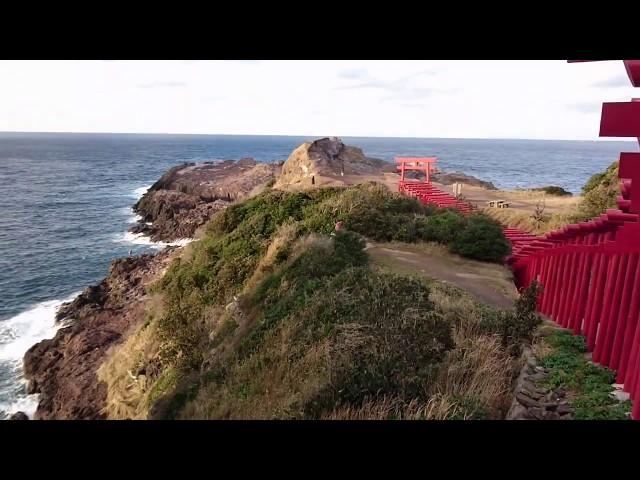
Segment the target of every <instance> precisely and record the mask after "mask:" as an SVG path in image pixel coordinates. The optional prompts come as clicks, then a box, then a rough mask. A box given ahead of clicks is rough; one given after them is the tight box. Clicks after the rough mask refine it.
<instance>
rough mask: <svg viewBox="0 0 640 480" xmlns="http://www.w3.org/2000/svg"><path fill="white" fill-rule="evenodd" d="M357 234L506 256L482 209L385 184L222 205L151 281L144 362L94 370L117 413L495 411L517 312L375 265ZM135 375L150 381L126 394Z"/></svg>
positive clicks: (137, 337)
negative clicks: (458, 207) (460, 207)
mask: <svg viewBox="0 0 640 480" xmlns="http://www.w3.org/2000/svg"><path fill="white" fill-rule="evenodd" d="M337 221H342V222H343V223H344V226H345V228H346V231H343V232H338V233H335V232H334V226H335V223H336V222H337ZM363 237H367V238H370V239H373V240H385V241H388V240H394V241H402V242H414V241H436V242H439V243H442V244H444V245H447V246H448V248H449V249H450V250H452V251H456V252H459V253H460V254H461V255H467V256H469V257H471V258H477V259H484V260H490V261H499V260H500V259H501V258H502V257H503V256H504V255H505V254H506V253H507V252H508V245H507V243H506V240H505V239H504V237H503V235H502V231H501V228H500V226H499V225H497V224H496V223H495V222H493V221H492V220H490V219H488V218H487V217H485V216H484V215H472V216H470V217H463V216H462V215H460V214H459V213H457V212H453V211H441V210H435V209H431V208H426V207H424V206H422V205H420V204H419V203H418V202H417V201H415V200H413V199H410V198H407V197H404V196H401V195H399V194H395V193H392V192H389V191H388V190H387V189H386V188H385V187H383V186H381V185H378V184H372V183H369V184H363V185H358V186H354V187H348V188H324V189H318V190H312V191H308V192H298V193H289V192H282V191H276V190H270V191H267V192H265V193H263V194H261V195H259V196H256V197H254V198H252V199H250V200H247V201H245V202H243V203H240V204H236V205H233V206H232V207H229V208H228V209H226V210H224V211H222V212H219V213H218V214H217V215H216V216H215V217H214V218H213V219H212V220H211V222H210V223H209V224H208V226H207V228H206V231H205V234H204V236H203V238H202V239H201V240H200V241H198V242H196V243H194V244H192V245H191V246H190V247H189V249H188V250H187V252H186V253H185V254H184V255H183V257H182V258H181V259H180V260H178V261H176V262H175V263H174V264H173V265H172V266H171V267H170V268H169V270H168V271H167V273H166V274H165V276H164V278H163V279H162V280H161V281H160V282H159V283H158V284H157V285H156V286H155V291H156V292H155V293H157V294H158V295H160V296H161V297H162V299H163V306H162V308H161V309H157V310H155V311H154V312H152V314H151V315H150V318H149V321H148V322H147V324H146V325H145V326H143V327H141V328H140V329H139V331H138V332H136V333H135V334H134V335H133V336H132V337H131V338H130V339H129V340H128V342H127V343H128V344H131V345H136V348H137V349H138V350H139V351H142V352H144V355H126V354H125V353H126V348H124V347H123V349H121V351H119V352H116V353H115V354H114V356H113V357H112V358H111V359H110V361H109V362H108V365H109V368H108V369H107V368H105V371H104V372H103V376H102V377H101V378H103V379H104V380H105V381H106V383H107V384H108V388H109V394H108V397H109V405H110V406H109V407H108V408H109V412H110V414H111V415H113V416H115V417H118V418H123V417H124V418H127V417H136V418H145V416H149V415H150V416H152V417H155V418H361V417H363V416H364V417H367V418H380V417H384V418H453V417H456V418H457V417H460V418H485V417H490V418H499V417H500V415H502V413H501V412H503V410H504V406H505V405H506V402H505V401H504V400H505V395H506V394H507V393H508V390H509V385H510V381H511V378H510V375H511V362H512V356H511V355H510V354H511V353H512V352H513V351H515V350H514V349H513V345H512V344H513V342H514V341H517V339H520V337H519V336H518V337H517V339H516V337H514V336H513V335H512V330H513V329H508V328H507V325H509V324H510V323H512V322H514V321H518V318H520V317H518V316H517V315H511V314H509V313H504V314H502V313H499V312H495V311H492V310H491V309H489V308H486V307H481V306H479V305H477V304H475V303H474V302H472V301H469V300H466V299H465V298H466V297H465V296H464V294H463V293H461V292H459V291H456V290H455V289H452V290H448V292H451V293H450V295H449V297H450V298H448V299H447V300H446V301H445V300H443V295H442V292H443V290H442V289H441V288H440V287H438V286H437V285H429V284H427V283H425V282H424V281H420V280H418V279H416V278H411V277H409V276H403V275H396V274H393V273H390V272H388V271H385V270H384V269H380V268H374V267H372V266H371V265H369V262H368V255H367V253H366V249H365V240H364V238H363ZM434 288H435V289H436V290H437V291H438V292H440V294H436V295H435V297H434V298H436V300H437V299H438V298H439V299H440V300H439V301H433V300H432V298H431V297H432V293H433V289H434ZM453 292H456V293H455V295H454V293H453ZM454 297H455V299H454ZM458 304H464V305H465V306H464V308H463V307H460V306H459V305H458ZM456 305H457V306H456ZM513 331H515V330H513ZM517 335H521V334H520V332H519V331H518V334H517ZM480 350H482V353H481V354H479V351H480ZM487 371H491V372H492V374H491V375H488V376H487V375H486V372H487ZM130 372H134V375H135V372H144V374H145V385H144V386H143V387H139V386H138V387H136V388H137V389H133V390H131V391H130V392H129V395H123V394H122V392H121V390H122V388H123V385H124V384H125V383H126V382H125V381H124V380H126V381H129V379H128V378H127V377H126V375H130ZM479 372H483V373H482V374H481V375H478V374H479ZM452 378H455V382H454V384H451V383H450V381H451V379H452ZM129 383H130V382H129ZM125 397H126V398H127V401H126V402H124V401H121V399H123V398H125ZM141 404H144V406H143V407H141V406H140V405H141ZM152 407H153V408H152ZM145 409H147V412H146V413H145Z"/></svg>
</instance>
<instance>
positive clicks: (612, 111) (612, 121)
mask: <svg viewBox="0 0 640 480" xmlns="http://www.w3.org/2000/svg"><path fill="white" fill-rule="evenodd" d="M600 136H601V137H640V102H612V103H603V104H602V118H601V119H600Z"/></svg>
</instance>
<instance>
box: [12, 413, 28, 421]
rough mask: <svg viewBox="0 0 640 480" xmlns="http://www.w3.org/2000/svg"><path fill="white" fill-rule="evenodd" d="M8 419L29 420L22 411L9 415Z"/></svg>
mask: <svg viewBox="0 0 640 480" xmlns="http://www.w3.org/2000/svg"><path fill="white" fill-rule="evenodd" d="M9 420H29V417H28V416H27V414H26V413H24V412H16V413H14V414H13V415H11V416H10V417H9Z"/></svg>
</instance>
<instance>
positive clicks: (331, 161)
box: [275, 137, 389, 188]
mask: <svg viewBox="0 0 640 480" xmlns="http://www.w3.org/2000/svg"><path fill="white" fill-rule="evenodd" d="M388 166H389V164H388V162H385V161H384V160H380V159H377V158H369V157H366V156H365V155H364V153H363V151H362V150H361V149H360V148H357V147H351V146H348V145H345V144H344V143H342V141H341V140H340V139H339V138H336V137H332V138H321V139H319V140H315V141H313V142H305V143H303V144H302V145H300V146H299V147H298V148H296V149H295V150H294V151H293V152H292V153H291V155H290V156H289V158H288V159H287V161H286V162H284V164H283V165H282V172H281V174H280V176H279V177H278V180H277V181H276V183H275V188H286V187H296V186H300V187H306V186H311V185H313V184H314V183H315V180H318V179H320V178H323V177H325V178H340V177H343V176H345V175H372V174H380V173H382V172H383V171H384V169H385V167H388Z"/></svg>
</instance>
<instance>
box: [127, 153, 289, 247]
mask: <svg viewBox="0 0 640 480" xmlns="http://www.w3.org/2000/svg"><path fill="white" fill-rule="evenodd" d="M279 170H280V164H277V163H259V162H256V161H255V160H254V159H253V158H243V159H241V160H238V161H237V162H236V161H233V160H226V161H221V162H204V163H198V164H196V163H185V164H182V165H178V166H176V167H173V168H171V169H169V170H168V171H167V172H166V173H165V174H164V175H162V177H160V179H159V180H158V181H157V182H156V183H154V184H153V185H152V186H151V188H149V190H148V191H147V192H146V193H145V194H144V195H143V196H142V198H141V199H140V200H139V201H138V202H137V203H136V204H135V206H134V211H135V212H136V213H138V214H139V215H140V216H141V217H142V219H141V220H140V221H139V222H138V224H137V225H135V226H134V227H132V229H131V232H133V233H142V234H145V235H148V236H150V237H151V240H152V241H165V242H168V241H174V240H178V239H182V238H192V237H193V236H194V234H195V232H196V231H197V229H198V228H200V227H201V226H202V225H204V224H205V223H206V222H207V221H208V220H209V219H210V218H211V217H212V216H213V215H214V214H215V213H216V212H218V211H219V210H222V209H223V208H226V207H227V206H228V205H229V204H230V203H232V202H233V201H236V200H241V199H244V198H246V197H248V196H250V195H252V194H255V193H257V192H258V191H259V190H260V189H261V188H264V186H265V185H267V184H268V183H269V182H270V181H273V180H274V179H275V177H276V175H277V173H278V172H279Z"/></svg>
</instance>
